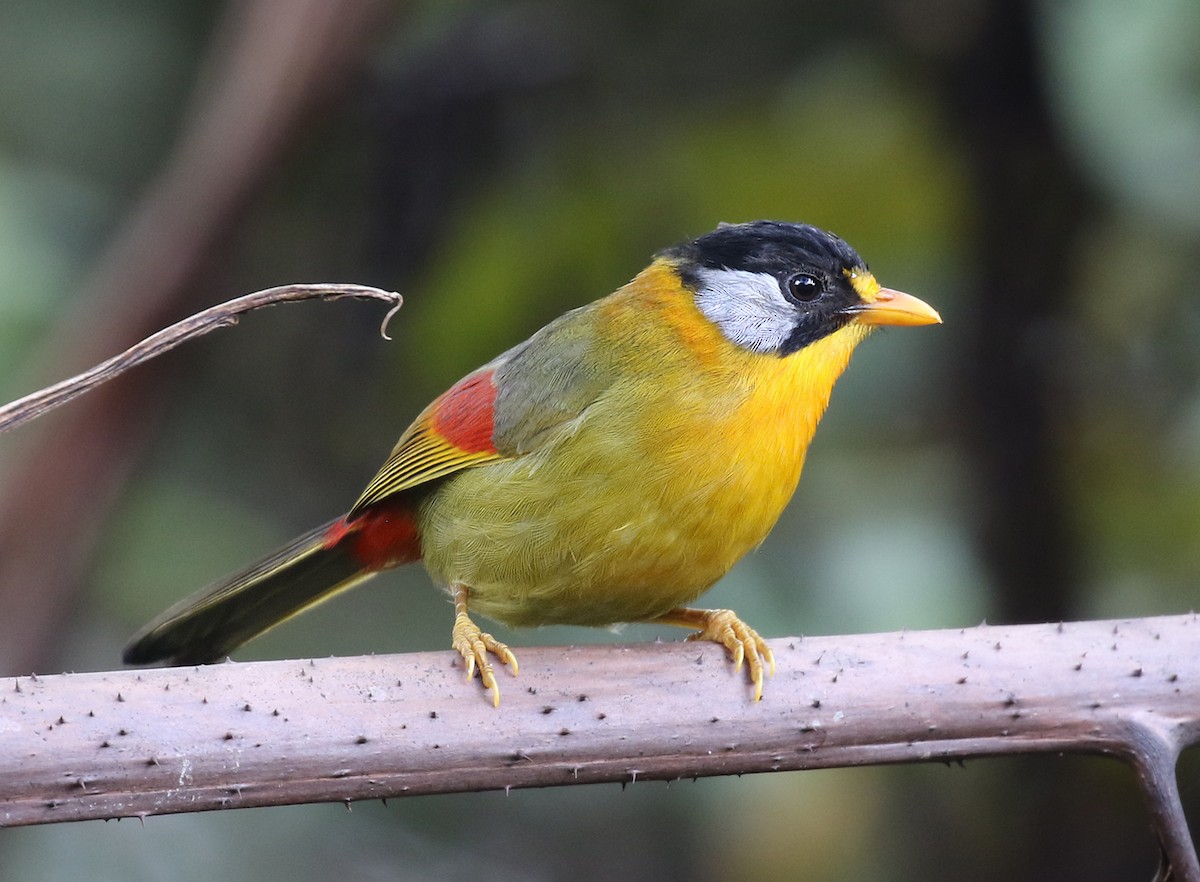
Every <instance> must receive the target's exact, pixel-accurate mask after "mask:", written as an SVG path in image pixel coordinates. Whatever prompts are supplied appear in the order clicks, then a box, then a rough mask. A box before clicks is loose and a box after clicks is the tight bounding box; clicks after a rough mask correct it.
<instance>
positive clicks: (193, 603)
mask: <svg viewBox="0 0 1200 882" xmlns="http://www.w3.org/2000/svg"><path fill="white" fill-rule="evenodd" d="M340 522H341V519H338V520H334V521H331V522H330V523H328V524H325V525H324V526H321V527H318V528H317V529H315V530H312V531H311V532H309V533H305V534H304V535H303V536H300V537H299V538H297V539H295V540H294V541H292V542H291V543H289V544H288V545H286V546H284V547H283V548H281V549H279V550H278V551H276V552H275V553H274V554H272V555H270V556H269V557H266V558H264V559H263V560H261V561H259V562H258V563H256V564H255V565H254V566H252V567H250V568H248V569H246V570H243V571H242V572H240V573H238V574H237V575H234V576H231V577H230V578H228V579H224V580H222V581H220V582H216V583H214V584H212V585H210V586H208V587H207V588H204V589H203V590H201V591H199V592H197V593H196V594H194V595H192V596H191V597H188V598H185V599H184V600H182V601H180V602H179V603H177V604H175V605H174V606H173V607H171V608H170V609H168V610H167V611H166V612H164V613H163V614H162V615H160V616H159V617H158V618H156V619H155V620H154V621H152V622H150V623H149V624H148V625H146V626H145V627H144V628H142V629H141V630H140V631H139V632H138V633H137V634H135V635H134V636H133V638H132V639H131V640H130V641H129V645H128V646H126V647H125V654H124V659H125V663H126V664H131V665H144V664H151V663H154V662H160V661H166V662H170V663H173V664H180V665H184V664H206V663H208V662H213V661H219V660H220V659H222V658H224V657H225V656H226V655H228V654H229V653H230V652H231V651H232V650H234V649H235V648H237V647H238V646H240V645H242V644H243V643H245V642H246V641H247V640H249V639H251V638H252V637H256V636H258V635H259V634H261V633H263V632H264V631H267V630H268V629H270V628H271V627H273V626H275V625H277V624H279V623H280V622H282V621H285V620H287V619H290V618H291V617H292V616H294V615H296V614H297V613H300V612H303V611H304V610H306V609H308V608H309V607H312V606H315V605H316V604H318V603H320V602H322V601H324V600H327V599H328V598H329V597H331V596H333V595H334V594H336V593H338V592H339V591H343V590H345V589H346V588H349V587H351V586H352V585H354V584H356V583H358V582H360V581H362V580H363V579H365V578H367V577H369V576H370V575H371V574H372V572H373V570H371V569H367V568H364V566H363V563H362V560H361V558H360V557H358V556H357V555H355V554H354V553H353V551H352V549H350V548H348V547H347V546H346V544H344V543H336V544H332V545H331V544H329V543H327V541H326V536H327V534H329V532H330V530H331V529H334V528H336V527H337V525H338V524H339V523H340Z"/></svg>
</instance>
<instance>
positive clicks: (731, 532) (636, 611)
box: [421, 313, 861, 625]
mask: <svg viewBox="0 0 1200 882" xmlns="http://www.w3.org/2000/svg"><path fill="white" fill-rule="evenodd" d="M665 321H666V322H667V324H668V326H669V325H670V323H671V322H672V321H679V322H681V323H683V327H685V329H686V334H687V339H680V337H678V336H677V337H675V338H674V343H675V345H673V346H672V347H671V348H670V349H669V350H666V351H659V352H657V353H656V352H655V351H654V350H653V348H649V349H648V348H647V347H645V346H641V347H638V348H636V350H631V351H630V354H629V356H628V357H629V359H630V362H629V365H628V368H629V369H628V370H626V371H623V372H622V373H621V374H620V376H619V378H618V379H617V381H616V382H614V383H613V384H612V385H611V386H610V387H609V388H608V389H607V390H606V392H605V393H604V395H602V396H601V397H600V398H599V399H598V400H596V401H595V402H593V403H592V404H591V405H590V406H589V407H587V408H586V409H585V411H584V412H583V413H581V414H580V415H579V416H578V417H577V418H576V419H574V420H571V421H568V422H566V423H564V424H563V425H561V426H559V427H558V428H557V429H556V430H555V431H554V432H552V433H550V434H549V436H548V437H547V438H546V441H545V443H544V444H542V446H541V447H540V448H539V449H538V450H537V451H535V452H532V453H530V454H528V455H523V456H520V457H516V458H513V459H510V460H505V461H498V462H493V463H488V464H486V465H483V466H480V467H477V468H473V469H469V470H466V471H464V472H462V473H460V474H458V475H456V476H454V477H453V478H452V479H450V480H449V481H448V482H447V483H446V485H445V486H444V487H443V488H442V490H440V491H439V492H438V493H437V494H435V495H434V496H433V497H432V498H431V499H430V501H429V502H428V503H427V504H426V506H425V508H424V509H423V511H422V523H421V534H422V550H423V552H424V557H425V563H426V566H427V567H428V569H429V570H430V572H431V574H432V575H433V576H434V577H435V579H437V580H438V581H440V582H442V583H443V584H446V585H450V584H455V583H461V584H466V585H468V586H470V588H471V596H472V604H473V606H474V608H476V609H478V610H479V611H481V612H483V613H484V614H485V615H490V616H491V617H493V618H497V619H499V620H501V621H505V622H508V623H510V624H517V625H538V624H550V623H570V624H593V625H595V624H609V623H613V622H623V621H636V620H639V619H645V618H650V617H653V616H655V615H659V614H661V613H663V612H665V611H666V610H669V609H671V608H672V607H674V606H678V605H682V604H685V603H688V602H690V601H692V600H694V599H695V598H696V597H697V596H698V595H699V594H700V593H702V592H703V591H704V590H705V589H707V588H708V587H709V586H710V585H712V583H713V582H715V581H716V580H717V579H719V578H720V577H721V576H722V575H724V574H725V573H726V572H727V571H728V570H729V568H730V567H731V566H733V564H734V563H736V562H737V560H738V559H740V558H741V557H742V556H743V555H744V554H745V553H746V552H747V551H749V550H751V549H752V548H754V547H755V546H757V545H758V544H759V543H760V542H761V541H762V540H763V539H764V538H765V536H766V535H767V533H768V532H769V531H770V529H771V527H772V526H773V525H774V524H775V522H776V520H777V519H778V517H779V515H780V513H781V512H782V511H783V508H784V506H785V505H786V504H787V502H788V500H789V499H790V498H791V496H792V493H793V491H794V490H795V487H796V483H797V481H798V479H799V477H800V471H801V468H802V466H803V464H804V457H805V451H806V449H807V447H808V444H809V442H810V441H811V439H812V435H813V431H814V430H815V428H816V425H817V422H818V420H819V419H820V417H821V414H822V413H823V411H824V409H825V405H826V403H827V402H828V398H829V391H830V389H831V388H832V385H833V381H834V379H836V377H837V375H838V374H839V373H840V372H841V369H842V368H844V367H845V363H846V360H847V359H848V358H849V353H850V351H851V350H852V349H853V345H854V343H856V342H857V339H860V338H861V335H860V337H859V338H856V339H850V338H849V337H847V338H846V339H844V340H842V341H841V342H840V343H839V342H838V341H837V339H836V338H837V337H838V334H834V335H831V337H830V338H827V339H826V340H824V341H821V344H824V349H823V350H822V351H820V352H810V353H807V355H806V354H805V352H806V350H802V351H801V352H800V353H796V354H794V355H792V356H789V357H786V358H783V357H779V356H776V355H770V354H761V353H751V352H747V351H745V350H740V349H737V348H736V347H734V346H732V344H728V343H727V342H724V341H723V340H721V339H718V338H716V337H714V336H713V334H714V333H716V332H715V329H710V328H706V327H704V326H703V325H697V324H695V322H694V320H693V318H692V317H691V316H689V315H687V314H686V313H685V314H683V315H680V316H672V315H668V316H666V318H665ZM688 322H691V324H687V323H688ZM840 333H843V332H839V334H840ZM667 339H668V340H670V337H669V336H668V338H667ZM659 342H660V344H661V336H660V340H659ZM821 344H816V345H821ZM810 348H811V347H810Z"/></svg>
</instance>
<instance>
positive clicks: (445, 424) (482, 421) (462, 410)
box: [429, 371, 496, 453]
mask: <svg viewBox="0 0 1200 882" xmlns="http://www.w3.org/2000/svg"><path fill="white" fill-rule="evenodd" d="M492 373H493V372H492V371H488V372H487V373H481V374H472V375H471V376H469V377H465V378H464V379H462V380H460V381H459V382H458V383H456V384H455V385H454V386H451V387H450V389H449V390H448V391H447V392H445V393H444V394H443V395H442V396H441V397H440V398H438V400H437V401H436V402H435V403H434V405H433V410H432V412H431V413H430V415H429V419H430V425H431V428H432V429H433V431H435V432H436V433H437V434H439V435H441V436H442V438H444V439H445V440H446V441H448V442H450V443H451V444H453V445H454V446H455V447H457V448H459V449H460V450H462V451H464V452H465V453H495V452H496V447H495V444H494V443H493V441H492V432H493V430H494V428H495V408H496V386H495V383H494V382H493V378H492Z"/></svg>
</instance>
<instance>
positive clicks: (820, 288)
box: [787, 273, 825, 303]
mask: <svg viewBox="0 0 1200 882" xmlns="http://www.w3.org/2000/svg"><path fill="white" fill-rule="evenodd" d="M824 292H825V283H824V282H823V281H821V279H820V278H819V277H818V276H814V275H813V274H812V273H796V275H794V276H792V277H791V278H790V279H788V280H787V293H788V295H789V296H790V297H791V298H792V299H793V300H795V301H796V302H797V303H812V302H813V301H814V300H816V299H817V298H818V297H820V296H821V295H822V294H823V293H824Z"/></svg>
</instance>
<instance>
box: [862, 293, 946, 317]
mask: <svg viewBox="0 0 1200 882" xmlns="http://www.w3.org/2000/svg"><path fill="white" fill-rule="evenodd" d="M846 312H848V313H850V314H851V315H852V316H853V317H854V320H855V321H856V322H858V323H859V324H861V325H906V326H911V325H940V324H941V323H942V317H941V316H940V315H938V313H937V310H936V309H934V308H933V307H932V306H930V305H929V304H928V303H926V302H925V301H924V300H919V299H917V298H916V297H913V296H912V295H911V294H905V293H903V292H902V291H893V290H892V289H891V288H880V289H879V293H878V294H876V295H875V299H874V300H872V301H871V302H869V303H856V304H855V305H854V306H851V307H850V308H849V309H847V310H846Z"/></svg>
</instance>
